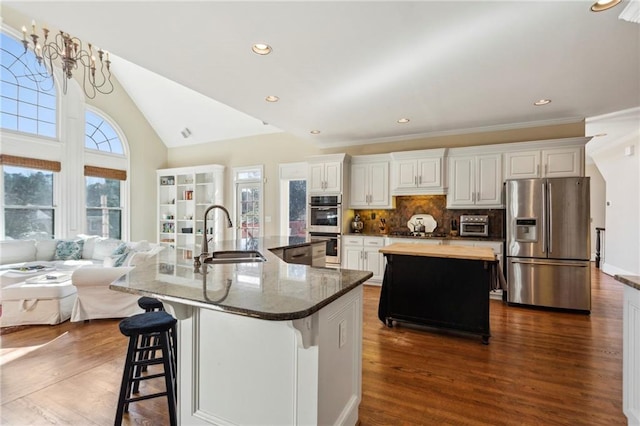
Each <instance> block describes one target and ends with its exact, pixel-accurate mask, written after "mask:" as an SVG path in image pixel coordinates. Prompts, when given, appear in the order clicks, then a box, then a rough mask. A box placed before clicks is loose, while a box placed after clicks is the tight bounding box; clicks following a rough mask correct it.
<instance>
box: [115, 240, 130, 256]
mask: <svg viewBox="0 0 640 426" xmlns="http://www.w3.org/2000/svg"><path fill="white" fill-rule="evenodd" d="M128 251H129V247H127V243H120V245H119V246H118V247H116V248H115V249H113V251H112V252H111V256H119V255H121V254H125V253H127V252H128Z"/></svg>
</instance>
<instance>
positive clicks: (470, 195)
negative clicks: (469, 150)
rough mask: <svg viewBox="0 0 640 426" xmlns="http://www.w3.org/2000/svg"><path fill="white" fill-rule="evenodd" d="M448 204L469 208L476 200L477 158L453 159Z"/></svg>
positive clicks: (450, 169)
mask: <svg viewBox="0 0 640 426" xmlns="http://www.w3.org/2000/svg"><path fill="white" fill-rule="evenodd" d="M449 166H450V167H449V173H450V179H449V191H448V193H447V204H448V205H450V206H469V205H473V204H474V199H475V157H451V158H450V163H449Z"/></svg>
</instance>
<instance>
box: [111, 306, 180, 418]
mask: <svg viewBox="0 0 640 426" xmlns="http://www.w3.org/2000/svg"><path fill="white" fill-rule="evenodd" d="M176 323H177V320H176V319H175V318H174V317H172V316H171V315H169V314H168V313H167V312H165V311H155V312H145V313H142V314H137V315H133V316H131V317H129V318H125V319H123V320H122V321H120V332H121V333H122V334H123V335H125V336H128V337H129V346H128V348H127V357H126V360H125V364H124V371H123V373H122V383H121V385H120V396H119V398H118V409H117V411H116V418H115V423H114V424H115V425H121V424H122V416H123V415H124V413H125V412H128V411H129V403H130V402H136V401H143V400H146V399H151V398H157V397H161V396H166V397H167V403H168V405H169V423H170V425H171V426H174V425H177V414H176V393H177V392H176V391H177V389H176V387H177V381H176V368H175V367H176V366H175V355H174V351H175V349H176V343H177V341H176ZM156 336H157V338H158V340H157V342H158V344H152V345H149V342H151V340H150V339H148V338H149V337H156ZM145 337H147V339H145ZM145 342H146V343H145ZM157 350H159V351H160V353H161V356H160V357H157V358H152V359H145V358H143V357H142V354H143V353H145V351H146V352H148V351H154V352H155V351H157ZM156 364H162V365H163V369H164V370H163V372H162V373H159V374H149V375H147V376H142V374H141V368H139V367H141V366H148V365H156ZM162 377H164V382H165V387H166V389H165V391H164V392H157V393H153V394H149V395H142V396H135V397H134V396H133V394H135V393H138V385H139V383H140V382H141V381H142V380H150V379H156V378H162Z"/></svg>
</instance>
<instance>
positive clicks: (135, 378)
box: [131, 373, 165, 382]
mask: <svg viewBox="0 0 640 426" xmlns="http://www.w3.org/2000/svg"><path fill="white" fill-rule="evenodd" d="M164 376H165V374H164V373H158V374H149V375H148V376H140V377H134V378H133V379H131V381H132V382H140V381H142V380H149V379H157V378H158V377H164Z"/></svg>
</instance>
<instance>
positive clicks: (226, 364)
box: [110, 237, 372, 426]
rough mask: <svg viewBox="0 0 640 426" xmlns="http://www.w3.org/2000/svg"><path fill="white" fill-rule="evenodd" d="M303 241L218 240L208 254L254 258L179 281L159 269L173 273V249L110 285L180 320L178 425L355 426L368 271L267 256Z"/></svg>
mask: <svg viewBox="0 0 640 426" xmlns="http://www.w3.org/2000/svg"><path fill="white" fill-rule="evenodd" d="M301 244H307V243H300V242H295V241H294V240H292V239H291V238H289V237H265V238H251V239H241V240H233V241H221V242H218V243H216V244H215V250H214V251H235V252H237V251H240V252H251V253H255V252H257V253H258V254H259V256H258V257H251V259H253V260H247V258H242V259H225V258H215V259H214V258H211V259H209V261H203V264H202V265H201V266H199V267H198V268H194V267H193V265H192V267H191V270H190V272H186V271H185V272H184V273H182V274H180V276H178V275H177V274H176V275H172V274H166V273H164V272H163V271H164V269H165V268H167V267H169V266H170V267H172V268H178V261H177V260H176V259H177V257H178V256H176V254H175V253H172V252H175V251H176V249H174V248H167V249H166V250H163V251H162V252H161V253H160V254H159V255H158V259H157V261H156V262H147V263H145V264H143V265H138V266H136V268H134V269H133V270H132V271H131V272H129V273H128V274H127V275H126V276H125V277H122V278H121V279H120V280H118V281H115V282H113V283H112V284H111V285H110V288H111V289H112V290H116V291H122V292H126V293H131V294H136V295H143V296H150V297H154V298H157V299H160V300H162V301H163V303H164V304H165V306H166V307H167V311H168V312H169V313H171V314H172V315H173V316H175V318H177V319H178V323H177V328H178V330H177V331H178V332H177V336H178V345H177V346H178V357H177V358H178V368H177V371H178V385H177V386H178V398H177V404H178V410H177V411H178V422H179V424H182V425H348V426H353V425H355V424H357V422H358V407H359V405H360V401H361V397H362V320H363V318H362V293H363V292H362V284H363V283H364V282H365V281H366V280H367V279H369V278H371V275H372V274H371V273H370V272H365V271H354V270H346V269H333V268H316V267H311V266H308V265H301V264H291V263H286V262H285V261H283V260H282V259H280V258H279V257H278V256H277V254H274V252H275V253H279V251H280V249H282V250H283V252H282V253H280V254H283V253H284V252H286V250H288V249H292V248H295V247H300V246H301ZM271 250H274V252H272V251H271ZM284 257H285V258H286V256H284ZM256 259H262V260H261V261H257V260H256Z"/></svg>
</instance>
